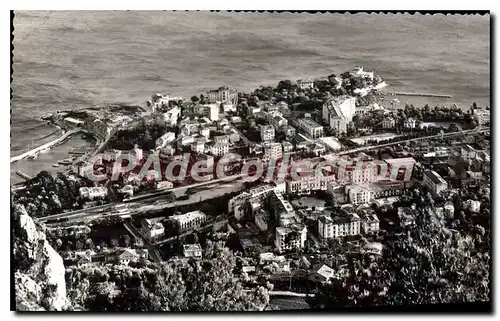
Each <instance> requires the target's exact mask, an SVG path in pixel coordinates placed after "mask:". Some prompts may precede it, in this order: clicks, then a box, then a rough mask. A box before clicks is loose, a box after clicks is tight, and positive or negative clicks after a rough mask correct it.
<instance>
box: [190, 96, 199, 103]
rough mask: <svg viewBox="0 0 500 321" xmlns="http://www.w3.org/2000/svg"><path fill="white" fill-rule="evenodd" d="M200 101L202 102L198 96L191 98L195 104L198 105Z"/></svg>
mask: <svg viewBox="0 0 500 321" xmlns="http://www.w3.org/2000/svg"><path fill="white" fill-rule="evenodd" d="M199 101H200V99H199V98H198V96H192V97H191V102H193V103H197V102H199Z"/></svg>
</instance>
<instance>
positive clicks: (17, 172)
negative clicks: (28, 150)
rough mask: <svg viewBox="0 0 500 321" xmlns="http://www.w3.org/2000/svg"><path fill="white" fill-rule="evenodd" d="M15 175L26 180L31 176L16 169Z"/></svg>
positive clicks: (30, 178)
mask: <svg viewBox="0 0 500 321" xmlns="http://www.w3.org/2000/svg"><path fill="white" fill-rule="evenodd" d="M16 175H17V176H19V177H22V178H23V179H25V180H26V181H29V180H32V179H33V177H31V176H29V175H28V174H25V173H23V172H21V171H16Z"/></svg>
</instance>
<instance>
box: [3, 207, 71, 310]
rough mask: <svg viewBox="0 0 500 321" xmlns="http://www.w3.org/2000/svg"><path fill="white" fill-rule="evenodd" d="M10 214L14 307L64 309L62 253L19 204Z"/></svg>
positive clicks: (19, 308)
mask: <svg viewBox="0 0 500 321" xmlns="http://www.w3.org/2000/svg"><path fill="white" fill-rule="evenodd" d="M11 214H12V216H13V217H12V230H13V255H14V271H13V272H14V273H15V295H16V310H18V311H37V310H38V311H43V310H49V311H61V310H64V309H65V308H67V305H68V300H67V298H66V281H65V278H64V275H65V268H64V264H63V260H62V258H61V256H59V254H58V253H57V252H56V251H55V250H54V249H53V248H52V246H51V245H50V244H49V242H48V241H47V239H46V237H45V232H44V228H43V226H40V225H38V224H36V223H35V222H34V221H33V219H32V218H31V217H30V216H29V215H28V213H27V212H26V209H25V208H24V207H23V206H22V205H15V206H14V207H13V208H12V213H11Z"/></svg>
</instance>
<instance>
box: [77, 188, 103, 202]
mask: <svg viewBox="0 0 500 321" xmlns="http://www.w3.org/2000/svg"><path fill="white" fill-rule="evenodd" d="M79 191H80V196H81V197H82V198H85V199H88V200H94V199H102V198H105V197H106V196H108V189H107V188H106V187H104V186H96V187H80V190H79Z"/></svg>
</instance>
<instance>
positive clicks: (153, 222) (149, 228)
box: [141, 218, 165, 239]
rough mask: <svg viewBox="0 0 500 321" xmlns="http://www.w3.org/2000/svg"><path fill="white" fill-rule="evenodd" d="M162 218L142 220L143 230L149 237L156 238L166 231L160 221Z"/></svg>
mask: <svg viewBox="0 0 500 321" xmlns="http://www.w3.org/2000/svg"><path fill="white" fill-rule="evenodd" d="M161 220H163V219H162V218H152V219H147V218H146V219H143V220H142V221H141V230H142V233H143V234H145V235H146V236H147V237H148V238H149V239H155V238H158V237H160V236H162V235H163V234H164V233H165V227H164V226H163V224H162V223H161V222H160V221H161Z"/></svg>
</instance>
